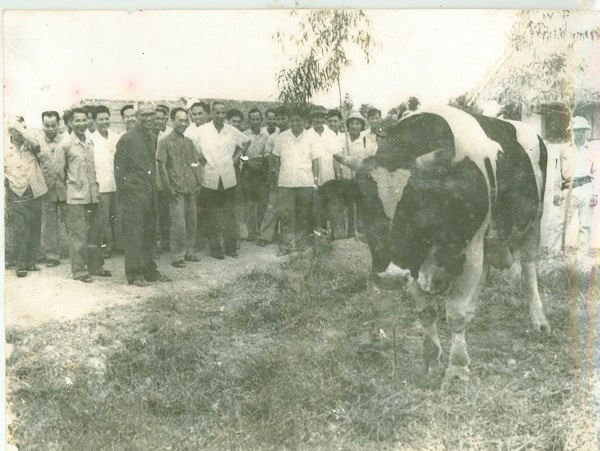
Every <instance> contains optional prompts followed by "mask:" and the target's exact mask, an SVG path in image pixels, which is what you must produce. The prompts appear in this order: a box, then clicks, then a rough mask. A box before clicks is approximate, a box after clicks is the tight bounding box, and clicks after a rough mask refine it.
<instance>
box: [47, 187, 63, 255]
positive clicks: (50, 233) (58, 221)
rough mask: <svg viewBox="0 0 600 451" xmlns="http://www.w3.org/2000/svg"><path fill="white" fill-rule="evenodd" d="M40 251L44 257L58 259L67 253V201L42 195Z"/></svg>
mask: <svg viewBox="0 0 600 451" xmlns="http://www.w3.org/2000/svg"><path fill="white" fill-rule="evenodd" d="M42 253H43V255H44V257H46V259H52V260H58V259H59V258H60V257H61V256H66V255H68V254H69V232H68V228H67V203H66V202H64V201H62V202H61V201H57V200H49V198H48V196H47V195H46V194H44V196H43V197H42Z"/></svg>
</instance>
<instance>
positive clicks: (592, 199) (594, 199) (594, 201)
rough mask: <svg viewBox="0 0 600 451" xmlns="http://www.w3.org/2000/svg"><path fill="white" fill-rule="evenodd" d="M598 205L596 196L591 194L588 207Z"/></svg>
mask: <svg viewBox="0 0 600 451" xmlns="http://www.w3.org/2000/svg"><path fill="white" fill-rule="evenodd" d="M597 204H598V195H597V194H592V198H591V199H590V207H595V206H596V205H597Z"/></svg>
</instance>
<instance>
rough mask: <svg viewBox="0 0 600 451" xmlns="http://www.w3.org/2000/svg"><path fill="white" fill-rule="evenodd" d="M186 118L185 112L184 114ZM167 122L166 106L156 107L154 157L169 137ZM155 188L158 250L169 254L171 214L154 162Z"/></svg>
mask: <svg viewBox="0 0 600 451" xmlns="http://www.w3.org/2000/svg"><path fill="white" fill-rule="evenodd" d="M186 116H187V112H186ZM167 122H169V107H168V106H166V105H162V104H161V105H156V116H155V117H154V132H155V133H156V135H157V138H156V143H157V144H156V155H157V156H158V143H160V141H161V140H162V139H163V138H164V137H165V136H169V135H170V134H171V132H172V131H173V129H172V128H171V127H169V126H168V125H167ZM156 164H157V166H156V186H157V188H158V206H157V209H158V212H157V214H158V231H157V232H158V233H157V238H158V239H159V241H160V250H161V251H162V252H169V251H170V250H171V238H170V235H171V231H170V229H171V213H170V210H169V202H170V201H169V195H168V193H167V192H166V191H165V190H164V189H163V184H162V180H161V176H160V171H159V168H158V161H157V162H156Z"/></svg>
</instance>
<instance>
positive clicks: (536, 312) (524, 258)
mask: <svg viewBox="0 0 600 451" xmlns="http://www.w3.org/2000/svg"><path fill="white" fill-rule="evenodd" d="M538 224H539V223H538ZM538 227H539V226H538ZM539 242H540V239H539V228H537V227H532V229H531V230H530V231H529V233H528V235H527V237H526V238H525V240H524V241H523V243H522V244H521V258H520V260H521V275H522V276H523V280H524V281H525V285H526V286H527V291H528V292H529V318H530V319H531V323H532V324H533V328H534V329H535V330H536V331H538V332H545V333H549V332H550V325H549V324H548V320H547V319H546V315H545V314H544V306H543V305H542V299H541V298H540V292H539V290H538V280H537V266H536V259H537V249H538V246H539Z"/></svg>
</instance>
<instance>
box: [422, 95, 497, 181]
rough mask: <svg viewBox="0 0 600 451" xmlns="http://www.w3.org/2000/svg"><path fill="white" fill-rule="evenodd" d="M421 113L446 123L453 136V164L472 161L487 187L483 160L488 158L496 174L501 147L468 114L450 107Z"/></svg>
mask: <svg viewBox="0 0 600 451" xmlns="http://www.w3.org/2000/svg"><path fill="white" fill-rule="evenodd" d="M420 111H421V112H422V113H431V114H435V115H437V116H440V117H441V118H442V119H444V120H445V121H446V123H447V124H448V126H449V127H450V130H452V134H453V135H454V159H453V160H452V161H453V162H454V163H458V162H460V161H462V160H464V159H465V158H469V159H470V160H471V161H473V162H474V163H475V164H476V165H477V167H478V168H479V170H480V171H481V172H482V174H483V175H484V176H485V179H486V181H487V183H488V186H489V180H488V177H487V171H486V169H485V160H486V158H489V160H490V163H491V164H492V169H493V171H494V174H496V159H497V158H498V153H499V152H502V147H501V146H500V144H498V143H497V142H496V141H493V140H491V139H490V138H488V136H487V135H486V134H485V132H484V131H483V129H482V128H481V126H480V125H479V123H478V122H477V120H476V119H475V118H474V117H473V116H471V115H470V114H468V113H465V112H464V111H462V110H459V109H457V108H453V107H451V106H446V105H439V106H435V107H432V108H428V109H424V110H420Z"/></svg>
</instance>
